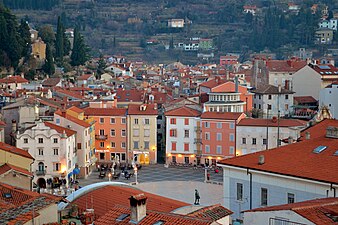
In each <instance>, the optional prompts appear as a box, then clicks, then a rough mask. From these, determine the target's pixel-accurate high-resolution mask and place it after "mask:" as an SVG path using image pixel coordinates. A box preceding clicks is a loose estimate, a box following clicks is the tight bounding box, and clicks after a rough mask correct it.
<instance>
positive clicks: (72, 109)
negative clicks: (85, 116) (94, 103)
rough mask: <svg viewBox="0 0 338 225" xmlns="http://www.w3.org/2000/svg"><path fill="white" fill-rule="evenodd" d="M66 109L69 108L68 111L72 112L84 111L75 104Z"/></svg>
mask: <svg viewBox="0 0 338 225" xmlns="http://www.w3.org/2000/svg"><path fill="white" fill-rule="evenodd" d="M67 110H70V111H73V112H76V113H83V112H84V111H83V109H80V108H78V107H76V106H72V107H70V108H69V109H67Z"/></svg>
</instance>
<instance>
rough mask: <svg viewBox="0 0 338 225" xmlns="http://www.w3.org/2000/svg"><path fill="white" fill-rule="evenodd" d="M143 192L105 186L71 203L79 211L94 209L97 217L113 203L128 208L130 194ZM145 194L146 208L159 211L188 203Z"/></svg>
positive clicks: (169, 209)
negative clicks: (88, 208)
mask: <svg viewBox="0 0 338 225" xmlns="http://www.w3.org/2000/svg"><path fill="white" fill-rule="evenodd" d="M140 193H145V192H143V191H141V190H139V189H136V188H133V187H125V186H105V187H102V188H99V189H96V190H93V191H90V192H88V193H86V194H85V195H82V196H80V197H79V198H77V199H75V200H74V201H73V202H72V203H73V204H76V205H77V206H78V207H79V210H80V211H82V212H83V211H85V210H86V208H87V207H88V204H89V205H90V207H92V208H93V209H94V212H95V215H96V216H97V217H101V216H103V215H104V214H105V213H106V212H107V211H108V210H110V209H112V208H113V207H114V206H115V205H121V206H123V207H127V208H129V198H130V196H133V195H136V194H140ZM145 195H146V196H147V198H148V199H147V209H149V210H156V211H159V212H171V211H172V210H174V209H177V208H180V207H183V206H188V205H189V204H187V203H184V202H180V201H177V200H173V199H169V198H165V197H162V196H158V195H154V194H150V193H145Z"/></svg>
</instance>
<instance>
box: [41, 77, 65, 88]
mask: <svg viewBox="0 0 338 225" xmlns="http://www.w3.org/2000/svg"><path fill="white" fill-rule="evenodd" d="M60 81H61V78H59V77H55V78H47V79H46V80H44V81H43V82H42V83H41V84H42V86H43V87H54V86H56V85H57V84H58V83H60Z"/></svg>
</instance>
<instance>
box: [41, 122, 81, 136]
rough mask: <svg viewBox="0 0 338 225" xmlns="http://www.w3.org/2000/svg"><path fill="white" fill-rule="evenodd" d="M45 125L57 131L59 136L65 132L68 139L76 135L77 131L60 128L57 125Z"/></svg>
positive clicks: (47, 123)
mask: <svg viewBox="0 0 338 225" xmlns="http://www.w3.org/2000/svg"><path fill="white" fill-rule="evenodd" d="M45 125H46V126H47V127H50V128H51V129H53V130H56V131H57V132H58V133H59V134H63V132H65V133H66V134H67V136H68V137H69V136H72V135H74V134H76V131H74V130H71V129H68V128H65V127H61V126H58V125H56V124H54V123H50V122H45Z"/></svg>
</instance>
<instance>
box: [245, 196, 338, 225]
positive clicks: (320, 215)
mask: <svg viewBox="0 0 338 225" xmlns="http://www.w3.org/2000/svg"><path fill="white" fill-rule="evenodd" d="M279 210H291V211H294V212H296V213H297V214H299V215H301V216H302V217H304V218H306V219H308V220H309V221H311V222H312V223H314V224H317V225H336V224H337V222H335V221H334V220H333V218H330V216H329V215H328V214H331V215H332V216H337V215H338V198H321V199H314V200H309V201H304V202H297V203H292V204H285V205H277V206H271V207H264V208H258V209H253V210H248V211H245V212H268V211H279Z"/></svg>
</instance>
